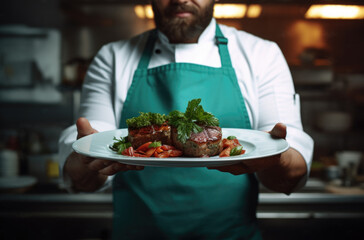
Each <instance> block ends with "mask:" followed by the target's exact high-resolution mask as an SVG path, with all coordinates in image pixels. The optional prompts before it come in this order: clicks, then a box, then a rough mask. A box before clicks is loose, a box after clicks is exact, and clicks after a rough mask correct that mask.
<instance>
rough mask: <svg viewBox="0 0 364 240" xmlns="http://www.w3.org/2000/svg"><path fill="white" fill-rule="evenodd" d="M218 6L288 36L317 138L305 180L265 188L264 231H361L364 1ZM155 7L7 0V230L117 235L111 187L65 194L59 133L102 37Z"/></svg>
mask: <svg viewBox="0 0 364 240" xmlns="http://www.w3.org/2000/svg"><path fill="white" fill-rule="evenodd" d="M232 3H234V4H237V5H230V4H232ZM324 4H328V5H325V6H323V5H324ZM320 6H321V7H326V8H322V9H321V10H320V9H319V8H314V7H320ZM215 14H216V15H215V16H216V18H217V19H218V22H220V23H222V24H226V25H230V26H234V27H236V28H238V29H242V30H245V31H248V32H250V33H253V34H255V35H258V36H260V37H263V38H266V39H268V40H272V41H275V42H276V43H277V44H278V45H279V46H280V48H281V49H282V51H283V53H284V55H285V57H286V59H287V61H288V64H289V66H290V68H291V71H292V75H293V80H294V82H295V87H296V91H297V92H298V93H299V94H300V99H301V114H302V120H303V126H304V129H305V130H306V131H307V132H308V133H309V134H310V135H311V136H312V138H313V139H314V140H315V152H314V159H313V164H312V170H311V176H310V180H309V182H308V184H307V186H306V187H305V188H304V189H302V190H300V191H299V192H298V193H294V194H292V195H290V196H285V195H283V194H277V193H271V192H269V191H267V190H266V189H264V188H263V187H262V188H261V194H260V198H259V200H260V204H259V207H258V218H259V221H260V223H261V227H262V231H263V235H264V237H265V239H328V238H331V239H341V238H344V237H345V238H349V239H353V238H354V237H357V236H360V234H361V236H363V235H364V232H363V230H362V229H363V222H364V161H363V156H362V153H363V152H364V147H363V144H364V111H363V110H364V1H362V0H356V1H355V0H352V1H346V0H341V1H340V0H338V1H329V0H326V1H324V0H323V1H314V0H312V1H304V0H261V1H259V0H257V1H243V0H242V1H238V0H236V1H234V0H231V1H228V0H227V1H223V0H220V1H219V4H218V6H217V7H216V8H215ZM231 14H235V15H231ZM152 17H153V16H152V14H151V9H150V6H149V5H148V0H133V1H128V0H53V1H52V0H33V1H27V0H15V1H3V2H2V4H1V9H0V163H1V165H0V174H1V177H0V194H1V195H0V223H1V224H0V225H1V226H0V239H109V238H110V232H111V229H112V226H111V219H112V198H111V196H110V191H106V192H105V193H95V194H66V191H65V190H64V189H63V188H62V186H61V185H60V184H59V171H58V167H59V166H58V164H57V151H58V147H57V142H58V137H59V135H60V133H61V131H62V130H63V129H64V128H66V127H68V126H69V125H71V124H73V123H74V121H75V116H76V112H77V110H78V106H79V100H80V89H81V85H82V82H83V77H84V75H85V72H86V70H87V68H88V65H89V63H90V61H91V60H92V58H93V57H94V56H95V54H96V53H97V51H98V50H99V49H100V47H101V46H102V45H103V44H105V43H108V42H111V41H118V40H120V39H126V38H129V37H131V36H134V35H136V34H138V33H141V32H143V31H146V30H148V29H151V28H153V27H154V22H153V20H152ZM126 57H127V56H126ZM61 226H63V229H62V230H61V228H62V227H61ZM60 230H61V231H60Z"/></svg>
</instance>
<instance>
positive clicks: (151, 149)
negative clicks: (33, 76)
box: [145, 148, 156, 157]
mask: <svg viewBox="0 0 364 240" xmlns="http://www.w3.org/2000/svg"><path fill="white" fill-rule="evenodd" d="M155 150H156V148H149V149H148V150H147V151H146V152H145V156H146V157H151V156H152V155H153V154H154V152H155Z"/></svg>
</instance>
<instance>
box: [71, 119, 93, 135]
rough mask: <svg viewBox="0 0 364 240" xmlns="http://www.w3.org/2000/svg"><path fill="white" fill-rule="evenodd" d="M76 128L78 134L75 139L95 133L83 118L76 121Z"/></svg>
mask: <svg viewBox="0 0 364 240" xmlns="http://www.w3.org/2000/svg"><path fill="white" fill-rule="evenodd" d="M76 126H77V132H78V135H77V139H79V138H82V137H84V136H87V135H90V134H93V133H97V131H96V130H95V129H93V128H92V127H91V124H90V122H89V121H88V120H87V119H86V118H83V117H81V118H79V119H77V122H76Z"/></svg>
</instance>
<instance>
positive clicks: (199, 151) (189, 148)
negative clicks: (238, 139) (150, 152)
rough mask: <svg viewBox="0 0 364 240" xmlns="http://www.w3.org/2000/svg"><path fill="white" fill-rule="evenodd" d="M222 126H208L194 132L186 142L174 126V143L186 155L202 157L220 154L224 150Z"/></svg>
mask: <svg viewBox="0 0 364 240" xmlns="http://www.w3.org/2000/svg"><path fill="white" fill-rule="evenodd" d="M221 139H222V131H221V128H220V127H215V126H207V127H204V130H203V131H202V132H199V133H192V134H191V136H190V138H189V139H188V140H187V141H186V143H182V142H181V141H179V140H178V138H177V129H176V128H172V143H173V145H174V146H175V147H176V148H178V149H180V150H182V151H183V155H184V156H190V157H202V156H214V155H218V154H219V153H220V152H221V151H222V142H221Z"/></svg>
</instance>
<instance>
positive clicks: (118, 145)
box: [109, 137, 131, 154]
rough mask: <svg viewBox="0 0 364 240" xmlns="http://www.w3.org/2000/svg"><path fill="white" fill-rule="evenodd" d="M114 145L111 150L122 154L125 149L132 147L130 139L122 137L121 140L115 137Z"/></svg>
mask: <svg viewBox="0 0 364 240" xmlns="http://www.w3.org/2000/svg"><path fill="white" fill-rule="evenodd" d="M114 141H115V142H114V143H113V145H110V146H109V147H110V149H111V150H113V151H115V152H117V153H118V154H121V153H122V152H123V151H124V150H125V149H127V148H129V147H131V143H130V142H129V140H128V137H120V138H119V139H118V138H116V137H114Z"/></svg>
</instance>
